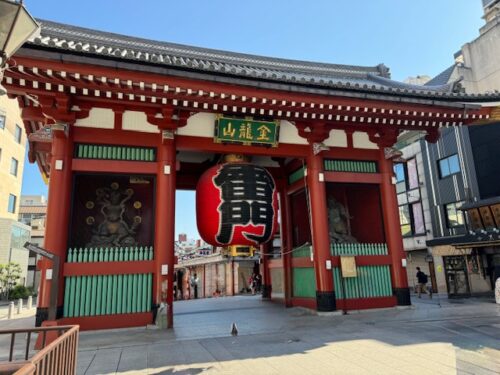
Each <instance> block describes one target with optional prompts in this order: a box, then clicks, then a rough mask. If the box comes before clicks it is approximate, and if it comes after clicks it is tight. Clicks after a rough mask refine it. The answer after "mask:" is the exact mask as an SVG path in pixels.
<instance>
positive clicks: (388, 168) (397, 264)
mask: <svg viewBox="0 0 500 375" xmlns="http://www.w3.org/2000/svg"><path fill="white" fill-rule="evenodd" d="M379 164H380V174H381V176H382V183H381V185H380V194H381V198H382V210H383V213H384V227H385V237H386V243H387V248H388V251H389V255H390V256H391V261H392V265H391V281H392V289H393V293H394V295H395V296H396V298H397V303H398V305H411V301H410V291H409V289H408V278H407V275H406V268H405V267H403V259H406V254H405V251H404V248H403V237H402V235H401V226H400V222H399V209H398V201H397V196H396V188H395V186H394V184H393V183H392V177H393V176H394V171H393V162H392V160H391V159H386V158H385V155H384V149H383V148H382V149H381V152H380V158H379Z"/></svg>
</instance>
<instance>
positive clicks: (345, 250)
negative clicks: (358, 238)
mask: <svg viewBox="0 0 500 375" xmlns="http://www.w3.org/2000/svg"><path fill="white" fill-rule="evenodd" d="M330 250H331V251H330V253H331V255H334V256H341V255H387V245H386V244H385V243H343V244H332V245H331V247H330Z"/></svg>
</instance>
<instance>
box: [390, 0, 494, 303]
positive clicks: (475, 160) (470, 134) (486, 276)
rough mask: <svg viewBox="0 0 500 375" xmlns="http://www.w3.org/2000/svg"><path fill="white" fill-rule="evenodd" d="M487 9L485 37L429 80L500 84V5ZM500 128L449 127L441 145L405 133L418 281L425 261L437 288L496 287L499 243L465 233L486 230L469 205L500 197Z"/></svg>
mask: <svg viewBox="0 0 500 375" xmlns="http://www.w3.org/2000/svg"><path fill="white" fill-rule="evenodd" d="M483 6H484V11H485V15H484V19H485V21H486V24H485V26H483V27H482V28H481V30H480V36H479V37H478V38H477V39H475V40H473V41H472V42H470V43H467V44H465V45H464V46H463V47H462V49H461V51H460V52H459V53H457V54H456V55H455V57H456V61H455V64H454V65H453V66H451V67H450V68H448V69H446V70H445V71H444V72H443V73H441V74H439V75H438V76H436V77H434V78H433V79H432V80H430V81H428V82H427V83H426V85H430V86H432V85H436V84H445V85H449V86H450V87H452V90H453V91H455V92H466V93H485V92H494V91H497V90H499V89H500V69H499V67H500V13H499V9H500V2H499V1H498V0H483ZM496 111H497V110H494V111H493V113H496ZM495 118H496V119H497V120H500V119H499V118H498V116H496V115H495ZM499 131H500V125H498V124H492V125H477V126H471V127H462V126H459V127H455V128H453V129H443V130H442V131H441V138H440V139H439V141H438V142H437V143H435V144H430V143H428V142H426V141H425V140H423V139H422V136H421V134H419V133H418V132H417V133H415V132H413V133H412V132H407V133H405V134H402V135H400V137H399V142H398V148H399V149H400V150H401V151H402V153H403V155H402V156H403V158H404V159H406V160H407V162H406V163H400V164H398V165H396V170H395V172H396V175H397V176H398V177H397V179H398V185H397V186H398V188H397V189H398V193H399V195H398V201H399V204H400V218H401V228H402V233H403V237H404V238H403V241H404V247H405V250H406V251H407V257H408V264H409V272H408V278H409V284H410V286H411V285H415V283H416V280H415V279H416V278H415V273H416V270H415V268H416V267H417V266H419V267H420V268H421V269H422V270H424V272H426V273H427V274H428V275H430V278H431V282H432V286H433V288H434V290H435V291H439V292H447V293H449V295H450V296H456V295H470V294H478V293H479V294H480V293H483V292H488V291H489V292H491V290H492V287H493V280H494V278H495V267H497V263H498V262H499V260H498V259H497V258H498V255H496V254H497V251H498V250H496V249H495V246H493V247H491V243H488V246H486V245H485V244H484V243H482V242H481V241H479V242H480V243H481V244H480V245H478V244H476V243H475V241H471V239H470V238H468V239H467V238H465V239H464V238H462V236H465V235H467V234H468V233H469V231H472V232H474V230H473V229H471V228H474V227H478V226H477V225H476V226H474V225H473V226H472V227H471V222H470V220H469V222H468V220H467V217H466V216H464V213H463V209H464V208H467V207H476V206H477V207H480V206H481V204H482V203H481V202H483V201H484V200H485V199H486V202H489V201H490V200H491V199H493V200H494V199H495V197H496V196H498V195H500V191H499V189H500V181H499V176H500V170H499V164H498V163H496V162H495V161H496V160H499V159H498V158H499V156H500V155H499V154H498V144H500V143H499V142H500V138H499V135H498V134H499V133H498V132H499ZM415 160H416V164H417V169H416V170H415V168H414V163H415V162H414V161H415ZM412 180H413V181H414V183H412V182H411V181H412ZM416 186H418V188H417V187H416ZM404 189H406V190H404ZM415 200H416V201H415ZM414 202H416V203H414ZM420 205H421V206H422V208H423V220H422V215H421V214H420V208H419V207H420ZM486 206H488V205H486ZM481 207H482V206H481ZM488 207H489V206H488ZM415 210H416V211H415ZM482 210H483V211H485V212H488V210H489V208H486V207H483V208H482ZM478 212H480V211H478ZM493 223H494V222H493ZM467 224H468V225H467ZM489 224H491V222H489ZM490 227H491V228H490ZM478 228H479V227H478ZM486 228H490V229H491V230H492V232H491V233H490V234H491V235H492V236H493V238H496V233H495V231H493V229H494V228H495V227H494V226H491V225H485V224H484V223H483V224H482V226H480V229H479V230H486ZM474 233H475V232H474ZM464 241H465V242H464ZM464 243H465V244H468V246H465V245H464ZM454 244H458V245H459V248H457V247H456V246H454ZM499 275H500V273H499Z"/></svg>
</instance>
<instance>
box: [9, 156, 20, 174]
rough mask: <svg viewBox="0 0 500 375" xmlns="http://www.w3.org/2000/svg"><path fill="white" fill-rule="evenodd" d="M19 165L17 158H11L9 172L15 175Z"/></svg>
mask: <svg viewBox="0 0 500 375" xmlns="http://www.w3.org/2000/svg"><path fill="white" fill-rule="evenodd" d="M18 165H19V162H18V161H17V159H14V158H12V160H11V161H10V174H11V175H13V176H17V167H18Z"/></svg>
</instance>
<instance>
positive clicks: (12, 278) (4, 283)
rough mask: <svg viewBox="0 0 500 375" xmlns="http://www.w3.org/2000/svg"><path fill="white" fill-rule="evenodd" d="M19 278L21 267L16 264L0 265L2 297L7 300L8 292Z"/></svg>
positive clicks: (0, 290)
mask: <svg viewBox="0 0 500 375" xmlns="http://www.w3.org/2000/svg"><path fill="white" fill-rule="evenodd" d="M20 278H21V266H20V265H19V264H18V263H14V262H10V263H8V264H0V292H1V293H2V294H3V296H4V297H7V298H8V296H9V293H10V291H11V290H12V288H13V287H14V285H16V284H17V281H18V280H19V279H20Z"/></svg>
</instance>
